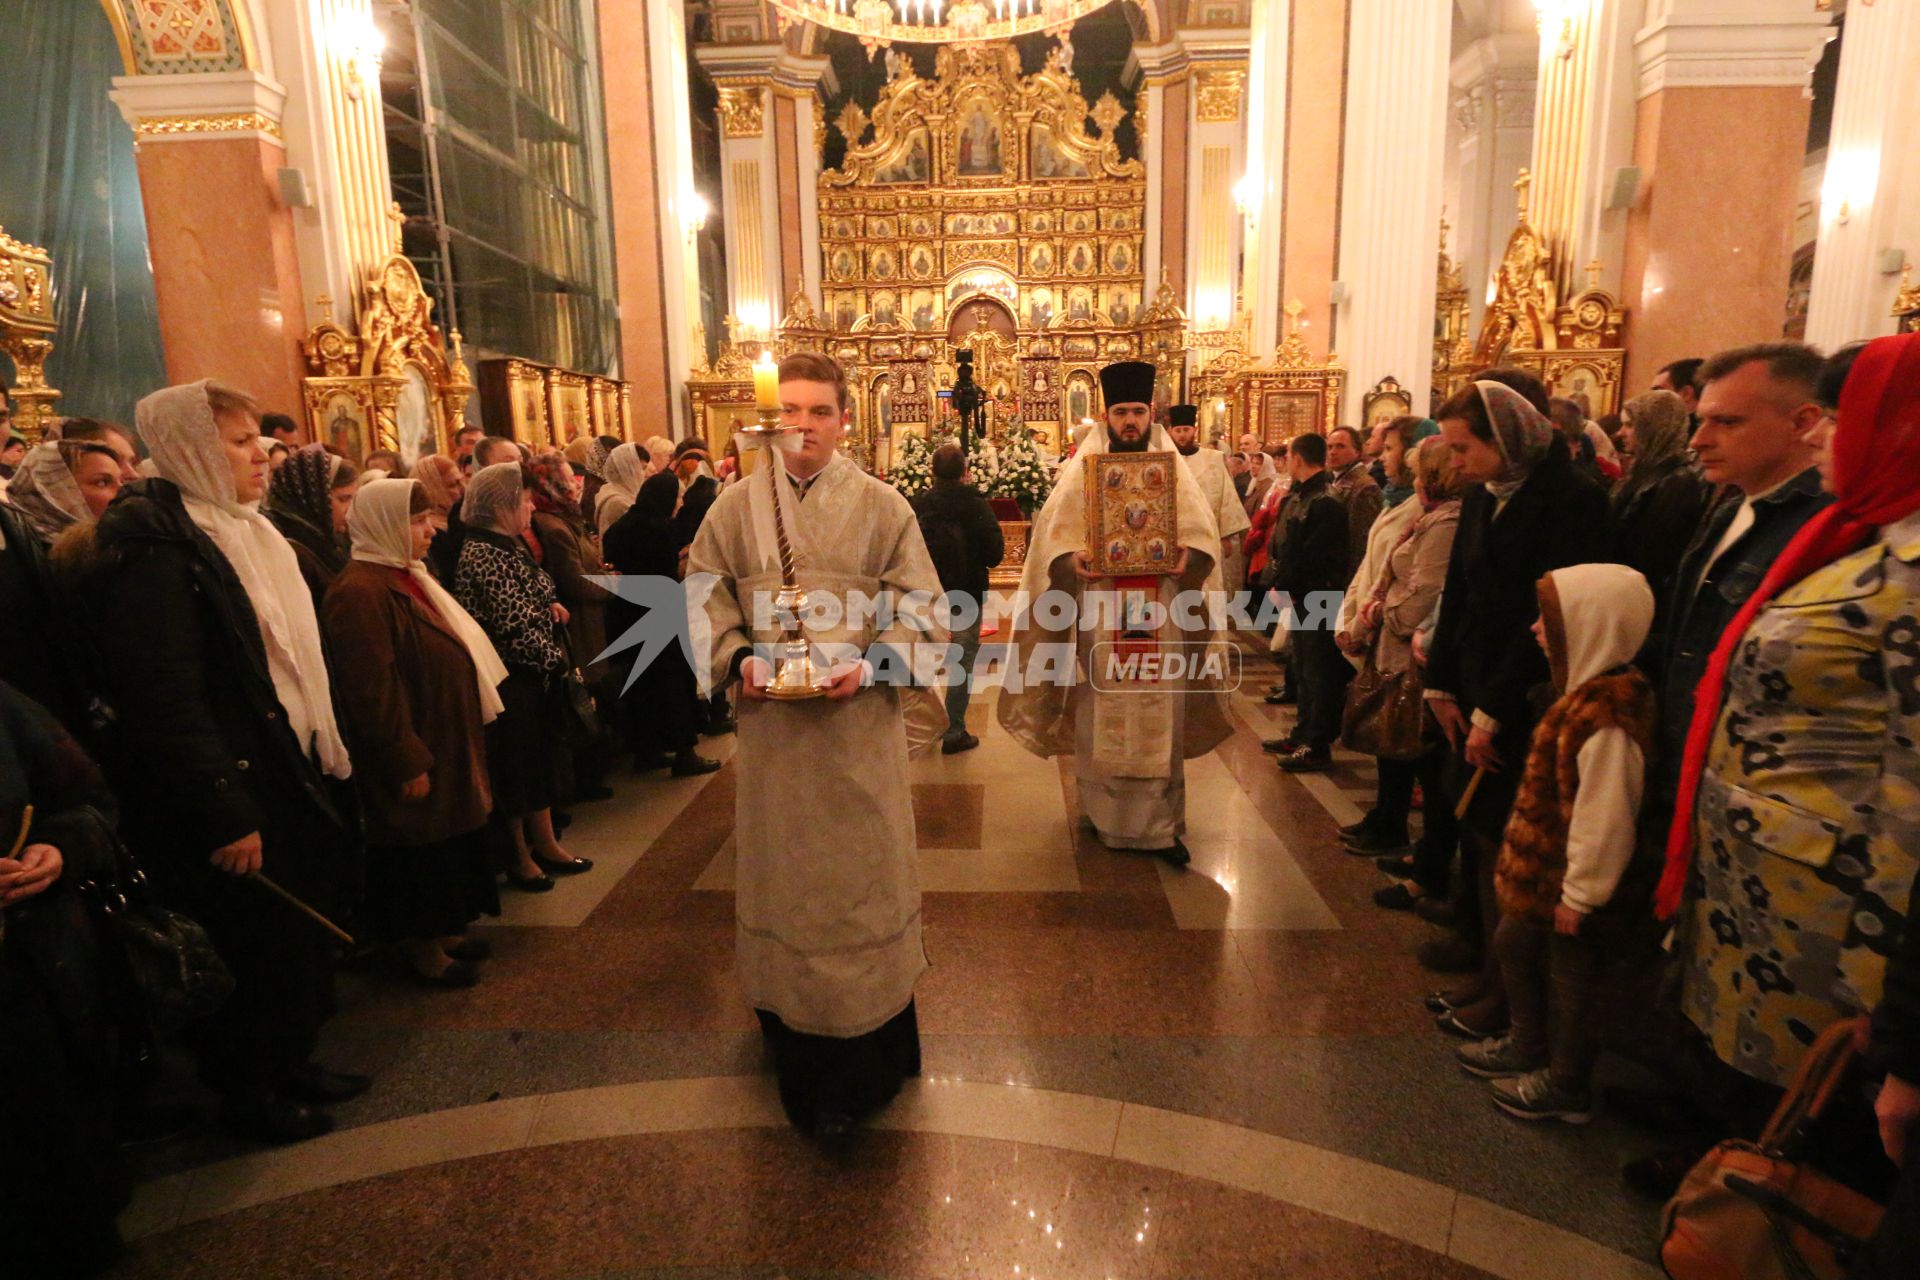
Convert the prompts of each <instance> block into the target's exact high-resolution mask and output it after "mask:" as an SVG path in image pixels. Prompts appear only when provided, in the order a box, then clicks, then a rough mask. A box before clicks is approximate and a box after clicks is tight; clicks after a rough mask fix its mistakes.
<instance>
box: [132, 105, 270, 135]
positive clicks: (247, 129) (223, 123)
mask: <svg viewBox="0 0 1920 1280" xmlns="http://www.w3.org/2000/svg"><path fill="white" fill-rule="evenodd" d="M195 133H264V134H266V135H267V136H268V137H269V138H282V137H284V136H285V135H284V134H283V133H282V132H281V130H280V122H279V121H278V120H276V119H274V118H273V117H272V116H270V115H268V114H267V113H266V112H264V111H227V112H222V113H219V114H217V115H206V116H144V117H142V118H141V120H140V122H139V123H138V124H136V125H134V126H133V136H134V141H135V142H138V141H139V140H140V139H142V138H171V137H179V136H181V135H183V134H195Z"/></svg>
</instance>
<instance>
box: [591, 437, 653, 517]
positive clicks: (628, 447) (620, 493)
mask: <svg viewBox="0 0 1920 1280" xmlns="http://www.w3.org/2000/svg"><path fill="white" fill-rule="evenodd" d="M647 475H648V460H647V455H646V454H644V453H642V452H641V451H640V446H639V445H637V444H633V443H631V442H629V443H627V444H623V445H621V446H620V447H619V448H618V449H615V450H614V451H613V452H612V453H610V454H608V455H607V466H606V483H604V484H602V485H601V486H600V492H599V493H598V494H596V495H594V499H593V525H594V528H595V529H596V530H597V531H598V532H599V534H600V536H601V537H603V538H604V537H606V536H607V530H608V529H610V528H612V527H613V522H614V521H615V520H618V519H619V518H620V517H621V516H623V515H625V514H627V508H628V507H631V506H632V505H633V504H634V503H635V502H636V501H638V500H639V497H640V486H641V485H643V484H645V483H646V480H647Z"/></svg>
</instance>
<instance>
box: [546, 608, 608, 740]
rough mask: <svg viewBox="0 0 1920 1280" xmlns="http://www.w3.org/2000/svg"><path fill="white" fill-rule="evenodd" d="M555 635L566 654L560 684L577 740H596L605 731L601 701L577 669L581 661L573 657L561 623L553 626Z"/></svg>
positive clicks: (569, 640) (571, 643)
mask: <svg viewBox="0 0 1920 1280" xmlns="http://www.w3.org/2000/svg"><path fill="white" fill-rule="evenodd" d="M554 635H555V638H556V639H558V640H559V641H560V651H561V652H562V653H564V654H565V655H566V661H567V665H566V669H565V670H564V671H562V672H560V682H561V687H562V688H563V689H564V690H565V692H566V696H567V711H568V713H569V714H570V715H571V716H572V727H573V731H574V734H575V735H576V737H577V740H578V741H581V742H597V741H599V740H600V738H601V737H602V736H604V735H605V733H606V728H605V726H604V725H602V724H601V722H600V704H599V703H598V702H597V701H596V700H595V699H594V696H593V690H592V689H591V688H589V687H588V686H587V677H586V673H585V672H583V671H581V670H580V664H579V663H577V662H575V661H574V659H573V642H572V640H571V639H570V638H569V637H568V635H567V633H566V629H565V628H563V627H555V628H554Z"/></svg>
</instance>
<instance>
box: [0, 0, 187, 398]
mask: <svg viewBox="0 0 1920 1280" xmlns="http://www.w3.org/2000/svg"><path fill="white" fill-rule="evenodd" d="M0 31H4V32H6V33H7V34H6V43H7V57H6V62H7V75H6V82H5V83H6V86H7V92H6V95H5V105H4V108H0V227H5V228H6V229H7V232H8V234H10V235H12V236H13V237H14V238H16V239H19V240H25V241H27V242H28V243H29V244H37V245H40V246H42V247H43V248H45V249H47V250H48V251H49V252H50V253H51V254H52V255H53V300H54V315H55V318H56V319H57V320H58V321H59V325H60V331H59V332H58V333H57V334H55V335H54V348H53V358H52V359H50V360H49V361H48V362H47V381H48V382H50V383H52V384H53V385H54V386H55V387H56V388H58V389H59V391H60V393H61V395H60V399H59V400H58V401H56V402H55V404H54V411H55V412H56V413H59V414H62V415H63V416H69V417H72V416H79V417H92V418H105V419H108V420H109V421H114V422H123V423H131V422H132V421H133V405H134V402H135V401H136V400H138V399H139V398H140V397H141V396H143V395H145V394H146V393H147V392H149V391H152V390H154V389H155V388H156V387H160V386H163V385H165V383H166V366H165V363H164V361H163V359H162V356H161V350H160V318H159V312H158V307H157V305H156V303H155V301H154V294H153V268H152V266H151V264H150V263H149V261H148V258H147V220H146V212H145V210H144V209H142V207H141V204H140V177H139V173H138V171H137V170H136V169H135V168H134V160H133V131H132V130H131V129H129V128H128V127H127V122H126V121H125V120H123V119H121V116H120V111H119V109H118V108H117V107H115V106H114V105H113V103H112V102H111V101H109V100H108V98H107V91H108V90H109V89H110V88H111V87H112V79H113V77H114V76H117V75H122V74H124V73H125V70H126V68H125V67H124V66H123V65H122V63H121V61H120V48H119V45H118V44H117V43H116V42H115V40H114V38H113V28H112V27H111V26H110V25H109V24H108V22H107V16H106V14H105V13H104V12H103V11H102V10H101V7H100V3H99V0H61V2H60V3H58V4H50V3H48V2H47V0H0ZM0 368H4V376H5V377H6V380H7V381H8V382H11V381H12V379H13V373H12V369H11V368H10V367H5V366H4V359H3V358H0Z"/></svg>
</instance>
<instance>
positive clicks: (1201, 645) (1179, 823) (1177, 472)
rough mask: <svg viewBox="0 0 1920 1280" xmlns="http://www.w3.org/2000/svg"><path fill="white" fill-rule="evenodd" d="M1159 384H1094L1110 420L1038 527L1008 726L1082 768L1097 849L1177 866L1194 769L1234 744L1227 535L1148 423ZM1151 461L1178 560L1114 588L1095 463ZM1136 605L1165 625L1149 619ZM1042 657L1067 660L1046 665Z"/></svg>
mask: <svg viewBox="0 0 1920 1280" xmlns="http://www.w3.org/2000/svg"><path fill="white" fill-rule="evenodd" d="M1153 384H1154V367H1153V366H1152V365H1151V364H1148V363H1146V362H1144V361H1137V360H1130V361H1123V362H1121V363H1118V364H1112V365H1108V366H1107V367H1106V368H1105V369H1102V370H1101V371H1100V390H1101V396H1102V399H1103V401H1104V402H1105V406H1106V407H1105V411H1104V416H1103V418H1102V420H1101V421H1099V422H1098V423H1096V424H1095V426H1094V427H1093V429H1092V430H1091V431H1090V432H1089V433H1088V435H1087V438H1086V440H1085V442H1084V443H1082V444H1081V446H1080V448H1079V449H1078V450H1077V451H1076V452H1075V454H1074V456H1073V457H1072V458H1071V459H1069V460H1068V461H1067V463H1066V464H1065V465H1064V466H1063V467H1062V469H1061V472H1060V478H1059V481H1058V483H1056V484H1055V486H1054V490H1053V493H1052V494H1051V495H1050V496H1049V497H1048V499H1047V503H1046V506H1045V507H1044V508H1042V509H1041V511H1040V513H1039V514H1038V515H1037V516H1035V517H1034V521H1033V530H1032V533H1031V535H1030V538H1029V542H1028V552H1027V561H1026V570H1025V573H1024V576H1023V577H1022V580H1021V584H1020V597H1019V599H1018V601H1017V602H1016V615H1015V620H1014V630H1013V636H1014V642H1013V643H1014V654H1013V659H1014V661H1013V666H1014V670H1013V671H1012V672H1011V673H1010V675H1009V679H1008V682H1007V686H1006V689H1005V691H1004V692H1003V693H1002V695H1001V697H1000V703H999V715H1000V724H1001V726H1002V727H1003V728H1004V729H1006V731H1007V732H1008V733H1009V734H1011V735H1012V736H1013V737H1014V738H1015V740H1017V741H1018V742H1020V743H1021V745H1023V746H1025V747H1026V748H1027V749H1028V750H1029V751H1032V752H1033V753H1034V754H1036V755H1039V756H1058V755H1071V756H1072V757H1073V762H1074V777H1075V780H1076V782H1077V783H1078V791H1079V797H1080V809H1081V816H1082V818H1083V820H1084V821H1085V822H1086V823H1087V824H1088V825H1090V826H1091V827H1092V829H1093V831H1094V833H1095V834H1096V835H1097V836H1098V837H1099V840H1100V842H1101V843H1102V844H1104V845H1106V846H1107V847H1108V848H1111V849H1118V850H1128V851H1132V852H1137V853H1142V854H1149V855H1152V856H1155V857H1159V858H1161V859H1163V860H1165V861H1166V862H1168V863H1170V864H1172V865H1174V866H1179V867H1184V866H1185V865H1186V864H1187V862H1188V861H1189V857H1190V855H1189V854H1188V851H1187V847H1186V844H1185V841H1184V840H1183V839H1182V837H1183V836H1184V835H1185V833H1186V769H1185V761H1187V760H1188V759H1191V758H1193V757H1195V756H1199V755H1204V754H1206V753H1207V752H1209V751H1211V750H1213V749H1214V748H1215V747H1216V746H1218V745H1219V744H1220V743H1221V742H1223V741H1225V740H1226V738H1227V737H1228V736H1229V734H1230V733H1231V729H1230V728H1229V726H1228V723H1227V718H1226V702H1225V694H1224V692H1223V684H1222V680H1221V678H1220V677H1221V669H1220V663H1219V661H1218V655H1217V652H1216V651H1214V650H1213V646H1212V642H1213V640H1214V632H1213V629H1212V627H1211V625H1210V623H1211V621H1212V617H1213V613H1212V610H1211V608H1209V607H1207V606H1212V605H1217V604H1218V602H1219V600H1220V595H1219V592H1220V536H1219V532H1218V526H1217V523H1216V517H1215V513H1214V510H1213V505H1212V504H1211V503H1210V502H1209V501H1208V500H1207V496H1206V494H1205V493H1204V491H1203V490H1202V487H1201V484H1200V481H1199V480H1198V479H1197V478H1196V476H1195V474H1194V472H1193V469H1192V467H1191V466H1190V465H1189V462H1188V460H1187V459H1186V458H1184V457H1182V456H1180V454H1179V453H1178V451H1177V450H1176V449H1175V447H1174V445H1173V442H1172V441H1171V440H1170V439H1169V437H1168V436H1167V433H1166V432H1165V430H1163V429H1162V428H1160V427H1158V426H1156V425H1155V424H1154V421H1153V396H1154V386H1153ZM1149 452H1151V453H1155V454H1158V455H1163V456H1164V458H1165V459H1166V461H1167V462H1168V464H1169V465H1170V467H1171V468H1172V482H1173V487H1174V493H1173V499H1174V507H1175V515H1176V532H1175V535H1174V541H1175V542H1176V543H1177V546H1176V547H1175V548H1174V549H1173V551H1174V553H1173V554H1169V555H1168V556H1167V557H1166V559H1165V561H1164V564H1163V566H1161V567H1159V568H1158V569H1157V571H1155V572H1152V573H1149V574H1146V575H1143V576H1140V577H1125V578H1117V577H1114V576H1111V575H1108V574H1105V573H1103V572H1101V571H1100V570H1099V568H1098V564H1097V562H1098V561H1099V560H1100V559H1101V557H1099V556H1098V555H1096V554H1095V548H1094V547H1093V546H1092V545H1091V537H1090V533H1089V521H1088V503H1089V502H1090V501H1091V500H1092V497H1093V495H1091V494H1090V491H1089V490H1090V486H1091V483H1092V479H1091V476H1092V471H1093V469H1094V462H1093V459H1095V458H1097V457H1099V456H1101V455H1103V454H1107V453H1114V454H1139V453H1149ZM1049 591H1052V592H1060V593H1064V594H1065V595H1067V596H1070V597H1071V599H1072V601H1073V603H1074V605H1075V606H1076V608H1075V609H1074V610H1073V611H1071V612H1072V616H1071V617H1065V618H1063V616H1062V614H1063V612H1065V611H1062V610H1058V609H1054V608H1050V607H1047V606H1048V604H1049V603H1050V602H1049V601H1048V600H1047V599H1045V598H1043V597H1044V596H1045V593H1047V592H1049ZM1201 592H1204V593H1205V595H1204V596H1198V595H1186V596H1185V598H1184V601H1177V600H1176V597H1178V596H1181V595H1182V593H1201ZM1141 597H1145V598H1146V599H1148V600H1151V601H1153V602H1156V603H1157V604H1158V605H1159V606H1160V612H1161V616H1160V617H1158V618H1157V619H1154V618H1152V617H1151V615H1143V614H1141V612H1140V611H1139V609H1138V607H1137V606H1138V603H1139V601H1140V599H1141ZM1058 599H1059V597H1053V598H1052V600H1053V602H1057V601H1058ZM1182 603H1184V604H1185V605H1186V606H1187V607H1186V608H1180V607H1175V606H1176V605H1177V604H1182ZM1036 606H1038V607H1036ZM1143 618H1144V620H1145V621H1150V622H1154V623H1155V625H1142V623H1143ZM1183 623H1184V624H1185V625H1183ZM1049 653H1051V654H1053V655H1055V656H1058V657H1060V658H1062V659H1063V661H1061V662H1058V663H1052V664H1049V663H1047V662H1045V661H1043V660H1042V659H1043V657H1044V655H1047V654H1049ZM1210 653H1212V654H1213V658H1212V660H1209V656H1208V655H1209V654H1210Z"/></svg>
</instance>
